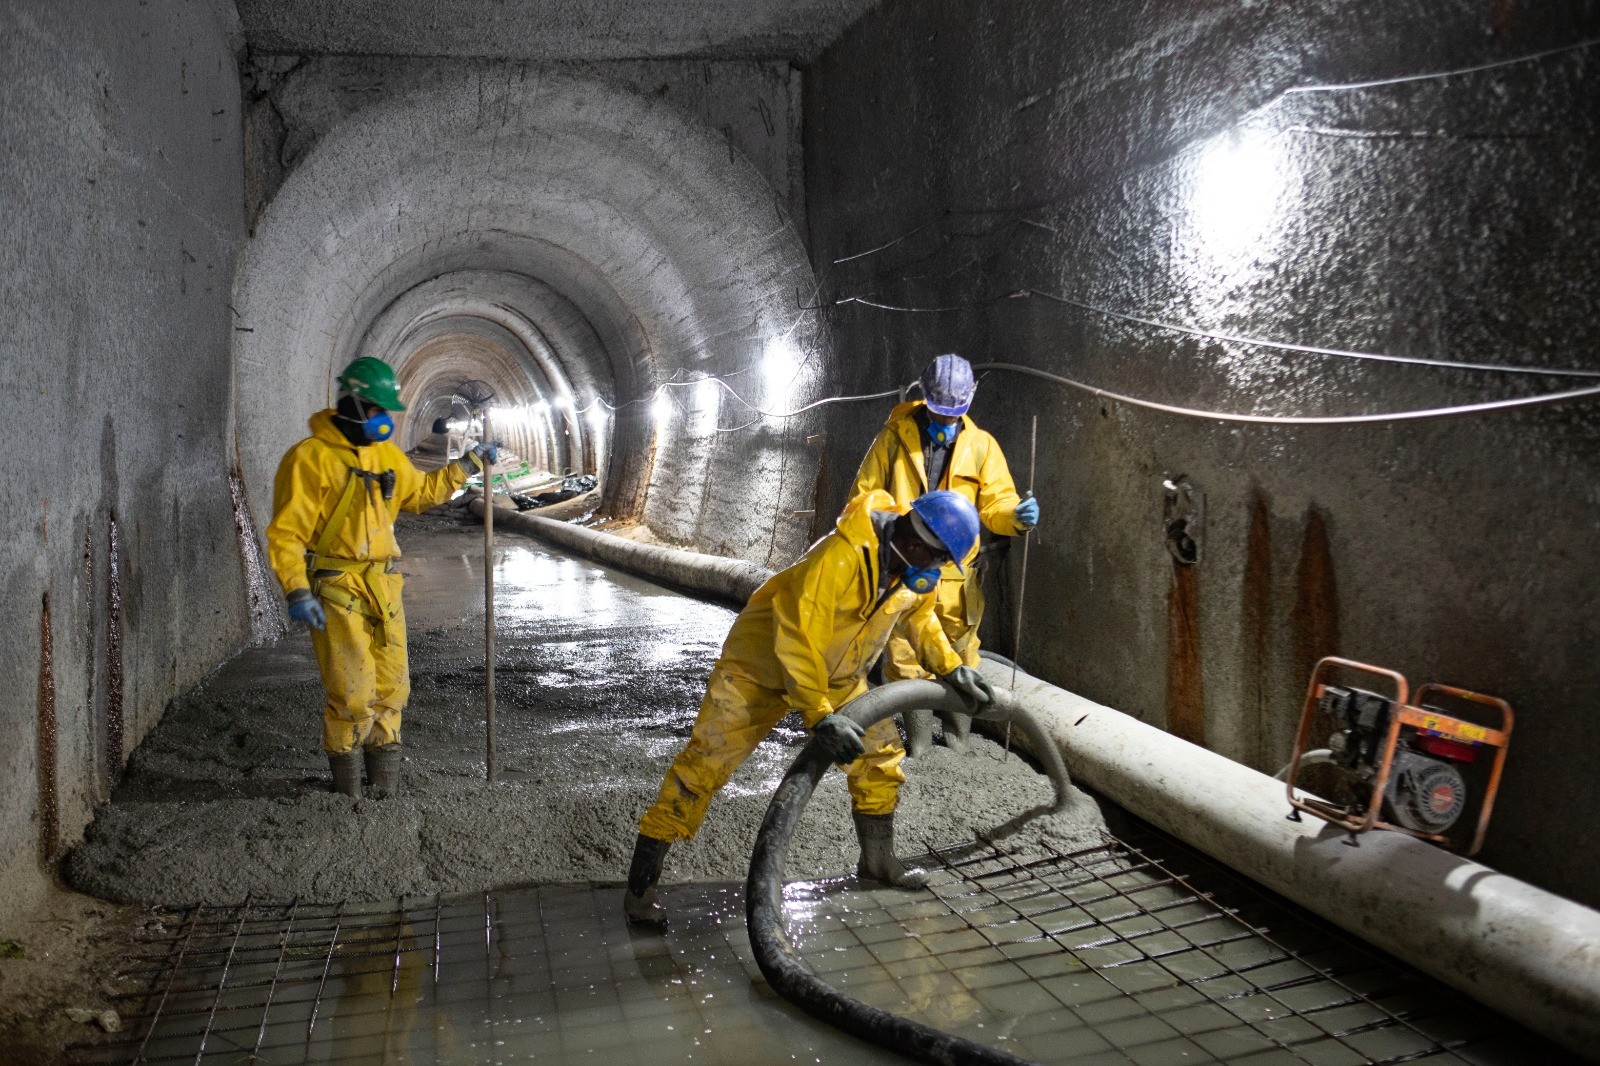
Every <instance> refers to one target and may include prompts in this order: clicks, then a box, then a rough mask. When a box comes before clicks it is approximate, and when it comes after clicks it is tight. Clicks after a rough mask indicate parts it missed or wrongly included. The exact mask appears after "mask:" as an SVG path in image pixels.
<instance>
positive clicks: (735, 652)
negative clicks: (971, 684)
mask: <svg viewBox="0 0 1600 1066" xmlns="http://www.w3.org/2000/svg"><path fill="white" fill-rule="evenodd" d="M904 510H905V509H904V508H901V507H896V506H895V503H894V499H893V497H891V496H890V495H889V494H888V493H886V492H869V493H866V494H864V495H862V496H859V497H857V498H856V499H855V500H854V501H853V502H852V503H851V504H850V506H849V507H848V508H846V509H845V512H844V514H843V515H842V516H840V518H839V522H838V525H837V527H836V528H835V529H834V531H833V532H832V533H829V534H828V535H827V536H826V537H823V538H822V539H821V540H819V541H818V542H817V543H816V544H814V545H813V546H812V547H811V550H810V551H808V552H806V554H805V556H804V557H802V558H801V559H800V561H799V562H797V563H795V564H794V565H793V566H791V567H789V568H788V569H787V570H784V571H782V572H780V573H778V574H774V575H773V576H772V578H771V579H769V580H768V581H767V583H766V584H764V585H762V586H761V588H759V589H757V590H756V593H755V595H754V596H752V597H750V602H749V603H748V604H747V605H746V606H745V609H744V610H743V611H741V612H740V613H739V617H738V618H737V619H735V621H734V623H733V628H732V629H731V630H730V631H729V632H728V638H727V640H726V641H725V642H724V643H723V645H722V655H721V657H720V658H718V660H717V664H716V666H715V668H714V669H713V670H712V671H711V679H710V680H709V681H708V682H707V685H706V695H705V698H704V700H702V701H701V704H700V713H699V715H698V716H697V717H696V719H695V724H694V730H693V732H692V733H691V735H690V738H689V744H688V746H687V747H685V748H684V750H683V751H682V752H680V753H679V755H678V757H677V758H676V759H675V760H673V763H672V766H671V767H670V768H669V769H668V770H667V775H666V779H665V780H664V781H663V782H662V784H661V792H660V795H659V796H658V798H657V799H656V803H655V805H654V806H652V807H651V808H650V809H649V810H648V811H646V812H645V815H644V818H643V819H641V820H640V823H639V831H640V832H641V833H643V834H644V835H645V836H648V837H654V838H655V839H657V840H683V839H685V838H687V837H692V836H694V834H695V831H696V830H697V829H699V827H700V823H701V821H702V820H703V819H704V818H705V813H706V809H707V807H708V806H709V805H710V803H711V799H712V797H713V796H715V795H716V793H717V792H718V791H720V790H721V788H722V786H723V785H725V784H727V781H728V778H729V777H730V776H732V774H733V771H734V770H735V769H737V768H738V767H739V764H740V763H742V762H744V760H745V759H746V758H747V757H748V756H749V754H750V753H751V752H752V751H754V750H755V747H756V745H757V744H759V743H760V742H761V739H762V738H763V737H765V736H766V735H767V733H769V732H771V730H772V727H773V726H775V725H777V723H778V721H779V719H781V718H783V716H784V715H785V714H787V713H788V712H790V711H798V712H800V717H801V719H802V720H803V721H804V722H805V724H806V727H807V728H810V727H812V726H814V725H816V724H817V723H818V722H820V721H821V720H822V719H823V718H824V717H826V716H827V715H829V714H831V713H833V710H834V708H836V707H839V706H842V705H843V704H845V703H847V702H849V701H850V700H852V699H854V698H855V697H856V696H858V695H860V694H861V693H862V692H864V691H866V687H867V683H866V672H867V669H868V668H869V667H870V666H871V665H872V662H873V660H875V659H876V658H877V657H878V655H879V654H880V653H881V652H882V651H883V647H884V643H885V641H886V640H888V637H889V633H890V631H891V630H893V629H894V628H895V626H896V624H897V623H898V624H899V625H901V626H902V627H903V629H904V632H905V633H906V634H907V637H908V640H909V641H911V642H912V643H913V644H914V645H915V649H916V653H917V654H918V655H919V656H920V658H921V661H922V663H924V664H925V665H926V666H927V667H928V668H929V669H930V670H931V671H932V672H933V673H936V674H947V673H949V672H950V671H951V670H954V669H955V668H956V667H957V666H960V665H961V659H960V658H959V657H958V656H957V655H956V653H955V651H954V650H953V649H952V648H951V647H950V643H949V641H948V640H947V639H946V637H945V635H944V630H943V629H942V628H941V627H940V625H939V622H938V620H937V619H936V618H935V617H934V614H933V597H932V596H931V595H920V596H919V595H918V594H916V593H914V592H912V591H911V590H909V589H907V588H905V587H904V586H903V585H900V584H898V583H896V584H895V585H894V586H892V587H891V588H890V590H889V591H888V592H887V593H883V594H880V593H879V591H878V578H879V565H880V560H879V556H880V547H881V545H880V543H879V540H878V535H877V531H876V530H875V529H874V528H873V525H872V512H873V511H893V512H895V513H903V511H904ZM865 744H866V749H867V750H866V753H865V754H863V755H862V756H861V757H860V758H859V759H857V760H856V761H855V762H853V763H851V764H850V765H849V767H847V768H846V770H845V773H846V775H847V776H848V778H849V784H850V794H851V798H852V801H853V803H852V806H853V807H854V809H855V810H857V811H859V812H860V813H862V814H888V813H890V812H892V811H893V810H894V808H895V803H896V801H897V799H898V795H899V788H900V784H901V783H902V782H903V781H905V774H904V772H903V771H902V770H901V769H900V763H901V761H902V760H903V759H904V758H905V749H904V748H903V747H902V746H901V744H900V737H899V733H898V732H897V731H896V729H895V725H894V722H893V721H885V722H879V723H878V724H877V725H875V726H873V727H872V728H870V729H868V730H867V733H866V737H865Z"/></svg>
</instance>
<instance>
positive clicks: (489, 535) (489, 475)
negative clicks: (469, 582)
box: [483, 407, 496, 784]
mask: <svg viewBox="0 0 1600 1066" xmlns="http://www.w3.org/2000/svg"><path fill="white" fill-rule="evenodd" d="M493 440H494V438H493V436H491V435H490V432H489V408H488V407H484V409H483V442H484V443H485V444H487V445H489V446H490V447H491V448H492V447H493V444H491V443H490V442H491V441H493ZM483 709H484V769H485V772H486V774H487V776H488V779H489V783H490V784H494V780H495V769H496V768H495V759H494V463H493V462H492V461H490V460H489V458H488V457H487V456H485V457H484V461H483Z"/></svg>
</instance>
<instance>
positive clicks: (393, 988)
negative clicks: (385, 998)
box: [389, 915, 406, 999]
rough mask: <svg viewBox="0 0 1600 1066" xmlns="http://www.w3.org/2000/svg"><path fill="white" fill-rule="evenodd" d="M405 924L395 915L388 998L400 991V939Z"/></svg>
mask: <svg viewBox="0 0 1600 1066" xmlns="http://www.w3.org/2000/svg"><path fill="white" fill-rule="evenodd" d="M405 930H406V927H405V922H404V921H403V920H402V919H401V918H400V917H399V916H398V915H396V917H395V926H394V976H393V977H391V978H390V979H389V998H390V999H393V998H394V997H395V994H396V993H397V992H399V991H400V955H401V950H400V938H401V937H402V936H403V935H404V934H405Z"/></svg>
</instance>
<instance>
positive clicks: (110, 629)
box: [105, 511, 126, 790]
mask: <svg viewBox="0 0 1600 1066" xmlns="http://www.w3.org/2000/svg"><path fill="white" fill-rule="evenodd" d="M105 727H106V728H105V737H106V786H107V789H108V790H109V788H110V787H111V786H113V785H115V784H116V783H117V781H118V779H120V778H121V777H122V766H123V761H124V759H125V757H126V756H125V754H124V752H123V671H122V534H121V530H120V527H119V526H118V524H117V513H116V512H115V511H113V512H111V525H110V529H109V532H108V533H107V541H106V706H105Z"/></svg>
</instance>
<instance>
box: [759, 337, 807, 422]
mask: <svg viewBox="0 0 1600 1066" xmlns="http://www.w3.org/2000/svg"><path fill="white" fill-rule="evenodd" d="M802 359H803V356H802V354H801V352H800V346H799V345H798V344H796V343H795V342H794V339H793V338H792V337H790V336H788V335H787V334H785V335H783V336H781V337H774V338H772V339H771V340H770V341H768V342H767V348H766V351H765V352H763V353H762V356H761V383H762V387H763V390H764V393H765V395H766V398H767V400H768V401H769V402H771V403H775V404H779V405H783V404H787V403H788V402H789V401H790V400H791V399H792V398H793V396H794V389H795V378H796V376H797V375H798V374H799V373H800V363H801V360H802Z"/></svg>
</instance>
